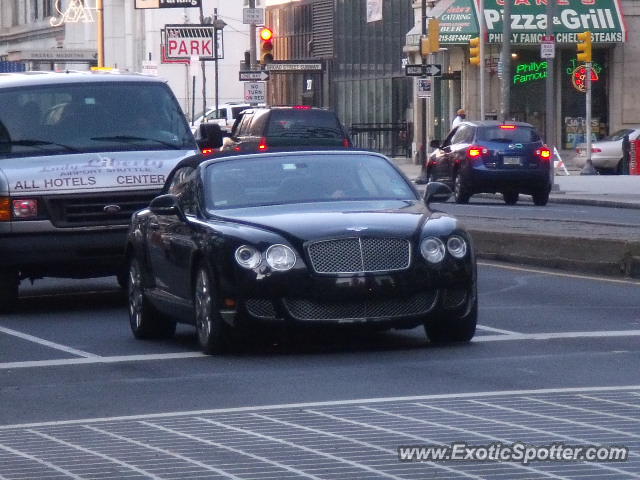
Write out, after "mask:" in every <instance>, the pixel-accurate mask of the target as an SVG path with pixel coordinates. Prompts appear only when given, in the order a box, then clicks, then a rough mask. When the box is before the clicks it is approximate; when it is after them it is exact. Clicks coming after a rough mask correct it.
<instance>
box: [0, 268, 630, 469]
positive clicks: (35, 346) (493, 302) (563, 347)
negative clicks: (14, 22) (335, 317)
mask: <svg viewBox="0 0 640 480" xmlns="http://www.w3.org/2000/svg"><path fill="white" fill-rule="evenodd" d="M479 280H480V284H479V287H480V320H479V323H480V327H479V331H478V335H477V337H476V338H475V339H474V341H473V342H472V343H471V344H469V345H448V346H439V347H436V346H432V345H428V344H427V342H426V340H425V336H424V332H423V331H422V330H421V329H415V330H411V331H400V332H389V333H380V334H365V333H361V332H359V333H358V332H356V333H353V332H345V333H342V334H339V335H336V334H331V335H314V336H313V337H311V338H299V339H297V341H296V343H295V344H293V345H292V344H286V343H282V342H279V341H278V340H277V338H276V339H274V340H270V341H266V340H254V341H252V342H247V343H245V344H243V345H241V346H240V348H239V350H238V351H237V352H236V353H234V354H231V355H226V356H214V357H205V356H202V355H201V354H200V353H199V352H198V351H197V348H196V341H195V338H194V333H193V330H192V329H191V328H188V327H180V328H179V331H178V334H177V336H176V338H175V339H172V340H167V341H160V342H141V341H136V340H134V339H133V338H132V336H131V334H130V332H129V329H128V323H127V315H126V310H125V303H124V302H125V299H124V297H123V295H122V293H121V292H120V291H119V290H118V289H117V287H116V285H115V281H113V280H112V279H104V280H90V281H61V280H47V281H42V282H36V284H35V285H34V286H28V285H27V286H26V287H25V288H24V292H21V293H23V294H24V295H25V298H24V299H22V300H21V304H20V310H19V311H18V313H15V314H12V315H5V316H2V317H0V404H1V405H2V408H0V479H2V480H6V479H14V478H15V479H17V478H22V479H24V478H29V479H32V478H118V479H120V478H180V479H182V478H261V479H263V478H274V479H275V478H323V479H325V478H326V479H337V478H349V479H352V478H403V479H415V478H476V479H485V478H487V479H489V478H509V479H519V478H531V479H539V478H570V479H574V478H586V477H587V476H591V477H590V478H598V479H600V478H615V479H626V478H638V477H639V476H640V459H639V457H640V449H639V447H640V420H638V419H639V418H640V416H639V415H638V411H639V409H640V350H639V349H638V344H639V343H638V339H639V337H640V305H639V303H638V294H637V292H638V286H639V285H640V284H639V283H638V282H632V281H625V280H616V279H606V278H595V277H593V278H592V277H583V276H574V275H571V274H566V273H560V272H547V271H540V270H535V269H528V268H519V267H514V266H508V265H491V264H482V265H481V266H480V270H479ZM453 441H465V442H467V443H468V444H469V445H488V444H490V443H492V442H506V443H510V442H516V441H523V442H528V443H531V444H535V445H549V444H550V443H552V442H565V443H567V444H572V445H576V444H597V445H619V446H620V445H622V446H628V447H630V448H631V454H630V457H629V459H628V460H627V461H625V462H605V463H602V462H595V463H594V462H563V463H552V462H534V463H531V464H529V465H524V464H522V463H517V462H516V463H513V462H507V463H496V462H471V461H466V462H454V461H444V462H433V463H428V462H427V463H425V462H421V463H406V462H399V461H398V452H397V450H396V449H397V447H398V446H401V445H427V444H429V445H433V444H442V443H445V444H446V443H449V442H453Z"/></svg>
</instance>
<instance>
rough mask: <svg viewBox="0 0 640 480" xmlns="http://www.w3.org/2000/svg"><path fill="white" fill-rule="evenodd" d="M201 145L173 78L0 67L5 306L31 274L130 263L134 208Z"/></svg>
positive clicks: (109, 271) (94, 271)
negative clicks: (171, 83)
mask: <svg viewBox="0 0 640 480" xmlns="http://www.w3.org/2000/svg"><path fill="white" fill-rule="evenodd" d="M197 150H198V146H197V145H196V141H195V140H194V138H193V135H192V133H191V131H190V129H189V126H188V124H187V122H186V121H185V118H184V114H183V113H182V111H181V109H180V106H179V104H178V102H177V100H176V98H175V96H174V95H173V93H172V92H171V89H170V88H169V87H168V85H167V84H166V82H164V81H163V80H160V79H158V78H156V77H146V76H142V75H120V74H113V73H89V72H87V73H43V72H32V73H26V74H2V75H0V252H2V262H1V263H0V310H8V309H9V308H10V307H11V306H13V305H14V303H15V301H16V299H17V296H18V285H19V282H20V280H22V279H25V278H31V279H34V278H40V277H73V278H86V277H99V276H107V275H114V274H116V275H119V277H118V278H119V281H120V282H121V284H124V283H125V282H126V277H125V276H124V275H123V274H122V272H124V270H123V266H124V242H125V237H126V232H127V227H128V224H129V219H130V217H131V214H132V213H133V212H134V211H136V210H138V209H140V208H144V207H145V206H146V205H148V202H149V201H150V199H152V198H153V197H154V196H156V195H157V194H158V192H159V191H160V189H161V188H162V186H163V185H164V183H165V177H166V175H167V174H168V173H169V172H170V171H171V169H172V168H173V167H174V166H175V164H176V163H178V162H179V161H180V160H181V159H183V158H185V157H187V156H189V155H192V154H194V153H196V151H197Z"/></svg>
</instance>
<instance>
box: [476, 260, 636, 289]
mask: <svg viewBox="0 0 640 480" xmlns="http://www.w3.org/2000/svg"><path fill="white" fill-rule="evenodd" d="M477 263H478V265H481V266H483V267H493V268H501V269H503V270H514V271H516V272H529V273H539V274H542V275H551V276H553V277H567V278H575V279H578V280H594V281H597V282H609V283H624V284H627V285H640V282H638V281H637V280H623V279H620V278H611V277H598V276H595V275H581V274H578V273H563V272H551V271H549V270H541V269H538V268H528V267H516V266H512V265H503V264H500V263H492V262H477Z"/></svg>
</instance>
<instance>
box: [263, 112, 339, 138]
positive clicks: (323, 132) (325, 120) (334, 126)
mask: <svg viewBox="0 0 640 480" xmlns="http://www.w3.org/2000/svg"><path fill="white" fill-rule="evenodd" d="M266 136H267V137H292V136H293V137H303V138H336V139H340V140H342V138H343V137H344V132H343V131H342V127H341V126H340V123H339V122H338V118H337V117H336V115H335V114H334V113H332V112H328V111H323V110H306V109H300V110H296V109H291V110H273V111H272V112H271V118H270V119H269V126H268V127H267V131H266Z"/></svg>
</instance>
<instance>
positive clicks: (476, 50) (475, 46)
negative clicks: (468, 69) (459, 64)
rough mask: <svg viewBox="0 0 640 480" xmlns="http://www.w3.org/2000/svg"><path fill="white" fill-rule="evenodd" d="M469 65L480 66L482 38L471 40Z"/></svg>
mask: <svg viewBox="0 0 640 480" xmlns="http://www.w3.org/2000/svg"><path fill="white" fill-rule="evenodd" d="M469 63H471V64H472V65H478V66H479V65H480V37H473V38H472V39H471V40H469Z"/></svg>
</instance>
